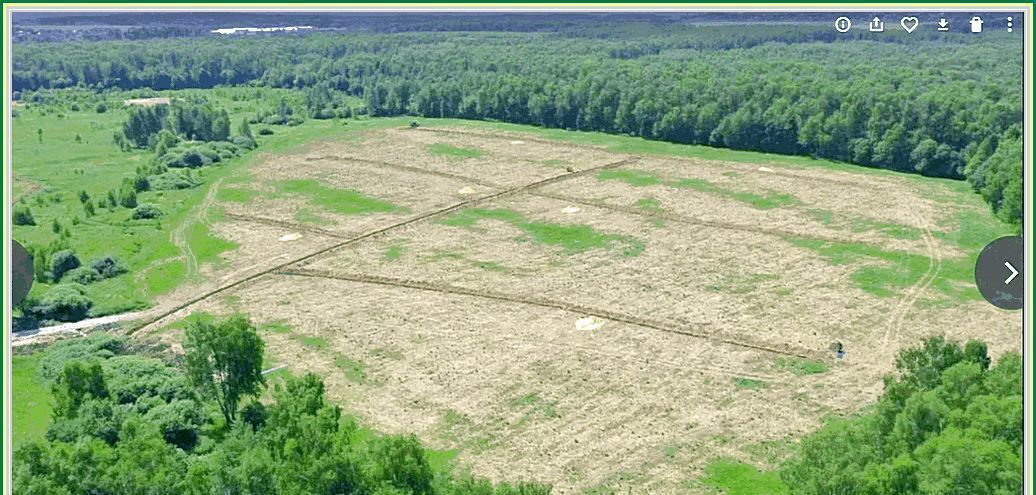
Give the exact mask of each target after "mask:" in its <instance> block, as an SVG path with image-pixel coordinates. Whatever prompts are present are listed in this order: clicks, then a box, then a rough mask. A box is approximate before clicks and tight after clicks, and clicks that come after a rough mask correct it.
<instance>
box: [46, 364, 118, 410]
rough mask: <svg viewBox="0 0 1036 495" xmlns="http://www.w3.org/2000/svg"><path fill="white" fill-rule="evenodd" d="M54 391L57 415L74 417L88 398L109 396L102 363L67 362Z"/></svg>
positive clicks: (55, 383) (55, 381)
mask: <svg viewBox="0 0 1036 495" xmlns="http://www.w3.org/2000/svg"><path fill="white" fill-rule="evenodd" d="M52 392H53V394H54V415H55V417H58V418H74V417H75V416H76V414H78V412H79V406H80V405H82V403H83V402H84V401H86V400H87V399H103V398H106V397H108V388H107V386H106V385H105V383H104V373H103V372H102V371H101V364H100V363H98V362H96V361H94V362H90V363H83V362H80V361H71V362H68V363H65V367H64V369H63V370H62V372H61V374H60V375H58V377H57V379H56V380H54V386H53V387H52Z"/></svg>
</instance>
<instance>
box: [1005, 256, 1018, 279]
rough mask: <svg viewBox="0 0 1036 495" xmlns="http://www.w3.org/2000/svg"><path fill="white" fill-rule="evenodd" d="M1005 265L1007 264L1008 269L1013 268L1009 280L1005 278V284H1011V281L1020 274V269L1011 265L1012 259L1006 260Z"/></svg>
mask: <svg viewBox="0 0 1036 495" xmlns="http://www.w3.org/2000/svg"><path fill="white" fill-rule="evenodd" d="M1004 266H1006V267H1007V269H1008V270H1011V276H1010V277H1007V280H1004V285H1007V284H1010V283H1011V281H1012V280H1014V278H1015V277H1017V276H1018V270H1015V269H1014V267H1013V266H1011V262H1010V261H1005V262H1004Z"/></svg>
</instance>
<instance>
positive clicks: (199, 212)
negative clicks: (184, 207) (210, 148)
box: [169, 179, 223, 279]
mask: <svg viewBox="0 0 1036 495" xmlns="http://www.w3.org/2000/svg"><path fill="white" fill-rule="evenodd" d="M222 182H223V179H219V180H217V181H216V182H213V183H212V185H211V186H209V190H208V191H207V192H206V193H205V199H203V200H202V202H201V204H199V205H198V206H196V207H195V208H194V210H193V211H191V213H190V214H188V215H187V216H186V217H184V219H183V221H182V222H180V224H179V225H177V226H176V228H175V229H173V232H172V233H171V234H170V236H169V240H171V241H172V242H173V245H174V246H176V249H178V250H180V258H181V259H183V262H184V266H185V278H187V279H190V278H193V277H196V276H197V275H198V257H197V256H195V255H194V251H192V250H191V243H190V241H189V240H188V239H187V231H188V230H189V229H190V228H191V226H192V225H194V223H195V222H199V223H201V224H203V225H208V213H209V208H211V207H212V205H213V203H215V201H216V192H217V191H219V185H220V183H222Z"/></svg>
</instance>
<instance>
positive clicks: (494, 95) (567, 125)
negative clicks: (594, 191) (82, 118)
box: [13, 22, 1023, 222]
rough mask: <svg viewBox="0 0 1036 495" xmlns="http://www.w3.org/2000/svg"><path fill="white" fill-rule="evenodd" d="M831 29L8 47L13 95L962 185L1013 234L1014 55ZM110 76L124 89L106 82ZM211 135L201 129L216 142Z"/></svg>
mask: <svg viewBox="0 0 1036 495" xmlns="http://www.w3.org/2000/svg"><path fill="white" fill-rule="evenodd" d="M602 26H608V28H604V27H602ZM828 28H829V26H791V25H788V26H767V27H764V26H754V27H753V28H752V32H751V33H746V32H745V29H744V28H743V26H682V25H673V24H666V23H660V24H657V25H652V26H640V27H639V28H638V29H639V31H637V32H631V31H630V30H628V29H626V26H622V25H613V24H608V23H604V24H603V25H597V24H589V25H588V24H587V23H586V22H582V23H575V24H573V25H572V26H569V27H558V28H556V29H554V32H537V33H519V32H502V33H466V34H465V38H464V39H463V40H458V39H457V38H456V37H454V36H451V35H448V34H445V33H406V34H376V33H374V34H371V33H367V34H349V35H335V34H327V35H316V36H306V37H299V38H291V39H288V38H277V39H274V38H264V39H257V38H248V39H244V38H241V39H219V40H216V39H208V38H196V39H185V40H180V41H178V42H177V43H170V42H165V41H144V42H140V41H134V42H132V43H129V42H106V43H94V44H89V45H84V46H82V47H80V48H79V50H80V52H79V54H80V56H79V57H77V59H76V60H75V61H71V60H68V57H67V56H66V55H65V54H64V53H63V52H62V51H61V50H60V49H58V47H59V45H57V44H47V43H39V44H18V45H16V46H15V47H14V50H15V56H14V57H13V60H14V62H13V63H14V67H13V69H14V70H13V81H14V87H15V88H17V89H19V90H29V89H35V88H40V87H64V86H75V85H77V84H82V85H87V86H95V85H100V86H102V87H118V88H124V89H130V88H141V87H151V88H156V89H169V88H172V87H176V88H183V87H203V88H210V87H214V86H217V85H257V86H266V87H275V88H294V89H299V90H301V91H302V92H303V93H304V98H305V102H304V104H305V113H306V114H308V115H309V116H310V117H311V118H316V119H319V118H330V117H341V116H348V114H351V113H352V110H351V109H350V108H349V105H345V104H343V101H344V100H343V97H344V96H346V95H347V96H349V97H351V98H362V99H363V100H364V106H363V107H362V108H358V109H357V110H358V113H361V114H370V115H373V116H385V115H404V114H405V115H416V116H424V117H458V118H468V119H487V120H499V121H506V122H513V123H521V124H534V125H540V126H544V127H554V128H563V129H577V130H587V131H605V132H615V133H622V134H630V135H635V136H642V137H645V138H648V139H659V140H666V141H672V142H677V143H688V144H706V145H712V146H725V147H730V148H736V149H749V150H758V151H770V152H777V153H791V154H802V155H810V156H814V157H821V158H830V159H834V160H843V161H850V162H854V163H858V164H861V165H867V166H875V167H881V168H888V169H893V170H900V171H905V172H912V173H921V174H925V175H931V176H938V177H953V178H965V177H968V178H970V179H972V180H973V183H976V190H978V191H980V192H981V193H982V195H983V196H984V197H986V198H987V200H988V201H990V204H991V205H993V208H994V209H995V210H996V211H997V213H998V215H1000V216H1001V218H1004V219H1008V220H1010V221H1013V222H1017V221H1018V220H1019V218H1020V216H1019V215H1020V207H1021V205H1020V198H1021V192H1020V191H1021V187H1020V174H1019V173H1017V172H1018V170H1019V169H1018V168H1016V167H1020V164H1021V162H1020V160H1018V159H1017V158H1018V157H1019V156H1020V154H1021V147H1020V146H1018V145H1017V144H1018V143H1016V142H1015V139H1014V138H1013V136H1014V134H1011V131H1010V129H1011V128H1012V127H1020V125H1021V119H1022V99H1021V92H1020V91H1019V88H1021V87H1022V85H1021V79H1020V76H1021V74H1022V73H1023V71H1022V70H1021V69H1022V68H1021V66H1020V61H1021V60H1022V52H1021V46H1020V44H1019V43H1017V42H1016V41H1015V40H1010V39H1006V38H997V37H959V36H955V35H952V34H951V35H947V36H941V37H922V38H919V37H914V39H911V43H909V45H906V44H903V43H902V41H903V40H902V39H901V38H899V37H897V36H889V37H885V38H882V39H880V40H879V39H871V38H868V40H867V41H862V40H859V39H850V38H846V37H837V38H836V37H835V36H834V34H835V33H832V32H831V30H830V29H828ZM602 33H607V34H602ZM939 34H946V33H939ZM920 59H923V60H925V63H924V67H925V69H924V70H918V69H917V64H916V62H917V60H920ZM1005 60H1006V61H1008V62H1004V61H1005ZM876 66H881V67H883V70H881V71H875V70H874V67H876ZM111 72H114V73H117V74H119V77H114V78H113V77H104V76H102V74H106V73H111ZM760 75H763V76H765V77H763V76H760ZM339 95H342V96H339ZM300 113H302V112H300V111H296V109H293V108H292V107H291V105H290V104H288V103H287V102H283V101H282V102H280V103H279V104H278V105H277V106H276V107H273V108H267V109H263V110H260V111H259V112H258V113H257V114H256V115H255V116H254V117H253V118H252V119H251V122H252V123H266V124H278V125H291V124H292V123H297V122H299V121H300V120H299V114H300ZM215 120H217V119H215V118H214V119H209V120H205V119H200V121H205V122H209V124H210V125H208V126H204V125H203V126H201V127H202V128H203V129H208V133H210V134H211V129H212V126H211V123H212V122H215ZM220 125H222V124H220ZM178 128H179V127H178ZM186 128H190V129H195V127H194V126H186ZM189 132H193V131H189ZM202 133H204V132H202ZM219 134H222V131H220V133H219ZM127 135H129V133H127ZM184 135H185V136H188V137H189V134H184ZM199 135H200V134H199ZM199 139H201V138H200V137H199ZM134 142H136V141H134ZM144 143H146V141H144ZM983 143H984V144H983ZM1001 148H1002V151H999V152H998V150H1000V149H1001ZM987 161H988V162H989V163H986V162H987ZM965 165H967V167H966V166H965ZM987 173H988V174H989V176H988V177H987Z"/></svg>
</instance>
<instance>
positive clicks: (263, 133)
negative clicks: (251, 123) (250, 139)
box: [259, 127, 273, 136]
mask: <svg viewBox="0 0 1036 495" xmlns="http://www.w3.org/2000/svg"><path fill="white" fill-rule="evenodd" d="M271 134H273V129H270V128H269V127H262V128H260V129H259V135H260V136H269V135H271Z"/></svg>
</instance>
